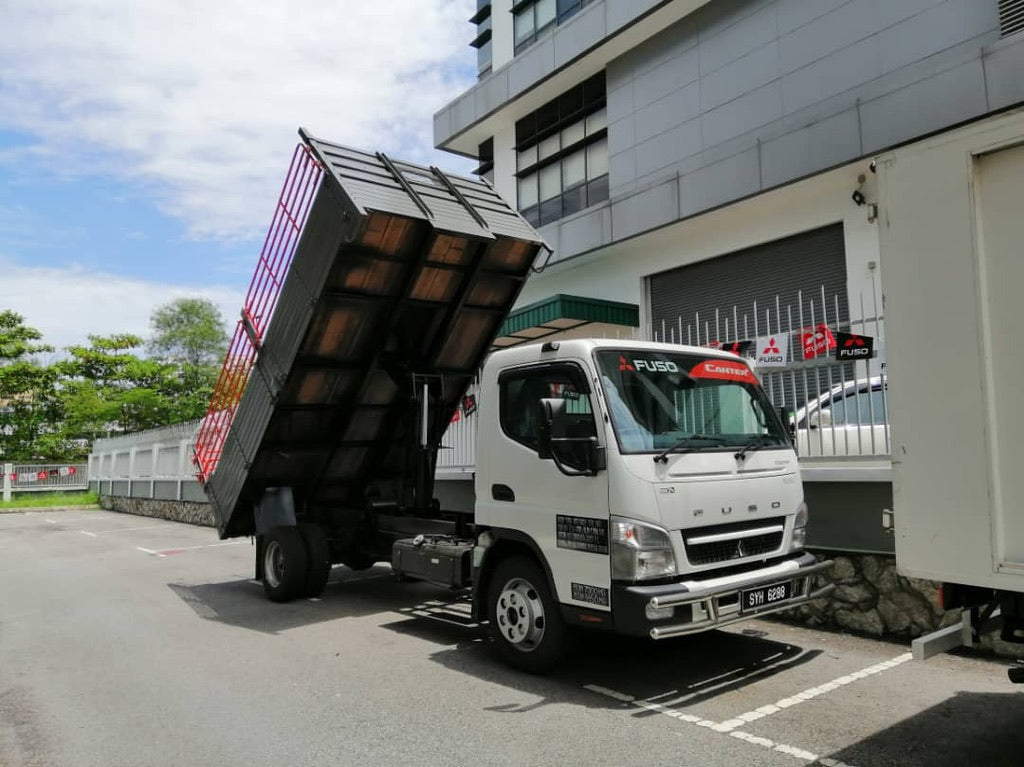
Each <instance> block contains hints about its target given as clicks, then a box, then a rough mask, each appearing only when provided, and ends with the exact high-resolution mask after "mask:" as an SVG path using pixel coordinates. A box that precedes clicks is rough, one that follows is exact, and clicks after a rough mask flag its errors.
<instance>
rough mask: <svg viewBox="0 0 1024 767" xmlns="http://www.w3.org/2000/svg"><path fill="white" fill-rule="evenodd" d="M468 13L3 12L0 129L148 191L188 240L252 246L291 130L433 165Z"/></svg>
mask: <svg viewBox="0 0 1024 767" xmlns="http://www.w3.org/2000/svg"><path fill="white" fill-rule="evenodd" d="M474 9H475V3H474V2H473V0H376V2H371V3H363V2H354V1H353V0H347V1H346V0H342V2H337V1H335V2H331V3H305V4H297V3H289V2H285V0H261V1H260V2H255V3H254V2H248V1H244V0H217V1H216V2H208V1H206V0H176V1H175V2H162V3H149V2H138V0H49V1H48V2H39V0H5V1H4V2H3V3H0V29H3V30H4V33H3V34H2V35H0V124H5V125H6V126H7V127H9V128H14V129H17V130H19V131H22V132H25V133H27V134H29V135H30V136H31V137H33V140H34V141H35V143H34V144H33V145H32V146H31V147H30V148H29V150H28V151H29V152H30V153H31V156H32V157H33V158H34V159H35V161H37V162H48V163H50V167H51V169H52V170H53V171H55V172H70V173H108V174H111V175H114V176H117V177H123V178H131V179H132V180H135V181H142V182H144V183H146V184H147V185H149V187H150V188H152V189H153V191H154V193H155V194H156V195H158V198H159V200H160V204H161V207H162V208H163V209H164V210H165V211H166V212H168V213H170V214H171V215H173V216H175V217H177V218H179V219H180V220H182V221H183V222H184V223H185V225H186V228H187V230H188V232H189V234H190V235H191V236H195V237H209V238H215V239H238V238H251V237H254V236H259V235H260V234H261V233H262V232H263V231H264V230H265V227H266V225H267V223H268V222H267V221H266V210H267V201H268V200H273V199H274V198H275V197H276V194H277V190H278V189H279V187H280V184H281V182H282V181H283V176H284V172H285V170H286V168H287V163H288V160H289V158H290V151H291V146H292V145H293V144H294V143H295V142H296V141H297V136H296V134H295V131H296V128H297V127H298V126H299V125H303V126H304V127H306V128H308V129H309V130H310V131H311V132H312V133H313V134H314V135H317V136H321V137H323V138H326V139H330V140H332V141H337V142H339V143H345V144H351V145H354V146H359V147H363V148H367V149H374V150H383V151H386V152H389V153H392V154H394V155H395V156H396V157H399V158H401V159H406V160H413V161H425V160H428V159H429V160H431V161H434V162H438V161H439V158H438V157H437V156H436V155H433V152H432V149H431V147H432V145H433V135H432V133H433V121H432V114H433V112H434V111H436V110H437V109H438V108H439V107H441V106H442V105H444V104H445V103H447V102H448V101H450V100H451V99H452V98H454V97H455V96H456V95H457V94H458V93H460V92H461V91H462V90H464V89H465V88H466V87H467V86H468V85H469V78H470V76H471V71H472V69H473V56H474V54H473V51H472V49H471V48H469V47H468V46H467V42H468V40H469V38H470V36H471V35H472V34H473V28H472V26H471V25H469V24H468V23H467V22H466V20H467V19H468V18H469V16H470V15H471V14H472V12H473V10H474ZM22 154H23V153H22V152H18V153H8V161H10V160H12V159H14V158H15V157H17V156H20V155H22ZM4 161H5V160H4V156H3V155H0V163H3V162H4ZM440 164H442V165H444V166H446V167H455V168H456V169H459V170H465V169H466V168H468V167H469V166H468V165H466V164H465V163H460V162H458V161H456V160H455V159H454V158H448V159H443V158H442V159H440Z"/></svg>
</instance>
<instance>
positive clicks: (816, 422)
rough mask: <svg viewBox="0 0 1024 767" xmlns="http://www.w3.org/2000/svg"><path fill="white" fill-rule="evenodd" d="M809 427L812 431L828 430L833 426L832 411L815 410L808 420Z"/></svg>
mask: <svg viewBox="0 0 1024 767" xmlns="http://www.w3.org/2000/svg"><path fill="white" fill-rule="evenodd" d="M807 425H808V426H810V427H811V428H812V429H821V428H827V427H829V426H831V425H832V411H831V410H829V409H825V410H815V411H814V412H813V413H811V414H810V416H808V418H807Z"/></svg>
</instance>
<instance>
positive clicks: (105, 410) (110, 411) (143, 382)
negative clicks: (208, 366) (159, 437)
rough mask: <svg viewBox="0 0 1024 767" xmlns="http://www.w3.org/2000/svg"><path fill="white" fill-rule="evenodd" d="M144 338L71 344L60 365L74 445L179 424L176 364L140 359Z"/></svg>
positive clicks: (69, 434)
mask: <svg viewBox="0 0 1024 767" xmlns="http://www.w3.org/2000/svg"><path fill="white" fill-rule="evenodd" d="M142 346H143V343H142V339H141V338H140V337H139V336H136V335H131V334H127V333H122V334H115V335H111V336H92V335H91V336H89V346H69V347H68V348H67V351H68V354H69V355H70V356H69V359H67V360H64V361H61V362H58V363H57V364H56V367H57V369H58V371H59V372H60V374H61V397H62V399H63V402H64V406H65V412H66V414H67V416H66V418H65V420H64V424H63V428H64V431H65V433H66V434H67V437H68V439H69V440H71V441H90V442H91V441H92V440H93V439H95V438H96V437H99V436H103V435H106V434H109V433H111V432H131V431H141V430H143V429H152V428H156V427H158V426H166V425H167V424H170V423H177V422H179V421H182V420H186V419H185V418H181V417H180V416H179V413H178V407H177V399H178V394H179V392H180V388H181V385H180V376H179V374H178V371H177V369H176V368H175V366H173V365H170V364H167V363H165V362H162V361H160V360H152V359H145V358H141V357H139V356H138V354H136V350H141V349H142Z"/></svg>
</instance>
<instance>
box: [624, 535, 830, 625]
mask: <svg viewBox="0 0 1024 767" xmlns="http://www.w3.org/2000/svg"><path fill="white" fill-rule="evenodd" d="M830 567H832V560H827V561H824V562H819V561H818V560H817V558H816V557H815V556H814V555H813V554H803V555H801V556H799V557H796V558H794V559H789V560H786V561H784V562H780V563H778V564H775V565H770V566H768V567H763V568H761V569H759V570H751V571H749V572H745V573H739V574H736V575H728V576H724V577H720V578H708V579H705V580H700V581H683V582H681V583H669V584H663V585H659V586H638V585H634V586H624V585H614V584H613V585H612V613H613V616H614V621H615V627H616V629H618V630H619V631H620V632H622V633H625V634H633V635H637V636H643V635H648V636H650V637H652V638H653V639H667V638H668V637H674V636H682V635H683V634H696V633H698V632H701V631H707V630H708V629H714V628H720V627H722V626H728V625H729V624H731V623H737V622H739V621H743V620H747V619H748V618H755V617H758V616H761V615H766V614H768V613H773V612H778V611H779V610H787V609H789V608H791V607H795V606H797V605H801V604H804V603H805V602H809V601H811V600H812V599H818V598H820V597H823V596H825V595H827V594H828V593H830V592H831V591H832V590H833V589H834V588H835V585H834V584H831V583H829V584H826V585H824V586H821V587H819V588H817V589H813V590H812V586H813V582H814V576H815V575H816V574H818V573H821V572H823V571H825V570H828V569H829V568H830ZM785 581H791V582H792V584H793V587H792V592H791V593H792V596H791V597H790V598H789V599H786V600H783V601H780V602H774V603H772V604H769V605H765V606H764V607H760V608H757V609H753V610H745V611H741V609H740V598H741V592H742V591H744V590H747V589H753V588H758V587H761V586H771V585H774V584H778V583H782V582H785ZM669 608H671V609H669ZM658 613H662V615H661V616H658ZM652 615H653V616H655V617H652Z"/></svg>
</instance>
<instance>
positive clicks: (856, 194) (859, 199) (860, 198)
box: [850, 189, 865, 205]
mask: <svg viewBox="0 0 1024 767" xmlns="http://www.w3.org/2000/svg"><path fill="white" fill-rule="evenodd" d="M850 199H851V200H853V201H854V203H855V204H857V205H863V204H864V202H865V198H864V195H863V194H862V193H861V191H860V189H854V190H853V194H851V195H850Z"/></svg>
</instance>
